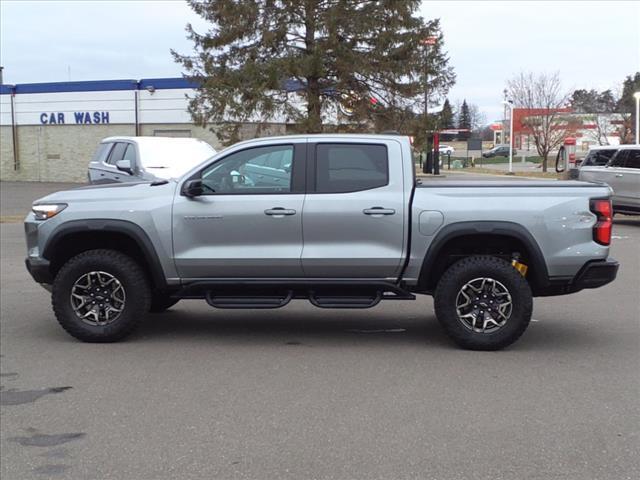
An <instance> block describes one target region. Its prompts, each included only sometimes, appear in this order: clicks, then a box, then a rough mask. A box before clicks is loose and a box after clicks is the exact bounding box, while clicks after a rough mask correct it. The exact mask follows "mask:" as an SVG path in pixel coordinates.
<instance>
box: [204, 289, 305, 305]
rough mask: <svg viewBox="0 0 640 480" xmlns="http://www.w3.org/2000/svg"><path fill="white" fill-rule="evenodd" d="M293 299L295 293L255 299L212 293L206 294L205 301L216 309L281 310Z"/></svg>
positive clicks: (290, 292) (290, 291) (262, 296)
mask: <svg viewBox="0 0 640 480" xmlns="http://www.w3.org/2000/svg"><path fill="white" fill-rule="evenodd" d="M292 298H293V291H292V290H289V292H287V294H286V295H284V296H278V295H273V296H272V295H260V296H255V297H250V296H242V295H216V294H215V293H214V292H212V291H208V292H207V293H206V294H205V300H206V301H207V303H208V304H209V305H211V306H212V307H215V308H280V307H284V306H285V305H286V304H287V303H289V302H290V301H291V299H292Z"/></svg>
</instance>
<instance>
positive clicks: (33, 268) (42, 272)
mask: <svg viewBox="0 0 640 480" xmlns="http://www.w3.org/2000/svg"><path fill="white" fill-rule="evenodd" d="M24 263H25V265H26V267H27V271H28V272H29V273H30V274H31V276H32V277H33V279H34V280H35V281H36V282H38V283H45V284H51V283H53V276H52V275H51V270H50V269H49V267H50V266H51V265H50V263H49V260H45V259H44V258H40V257H27V258H25V260H24Z"/></svg>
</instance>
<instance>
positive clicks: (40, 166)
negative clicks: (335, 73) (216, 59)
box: [0, 78, 287, 182]
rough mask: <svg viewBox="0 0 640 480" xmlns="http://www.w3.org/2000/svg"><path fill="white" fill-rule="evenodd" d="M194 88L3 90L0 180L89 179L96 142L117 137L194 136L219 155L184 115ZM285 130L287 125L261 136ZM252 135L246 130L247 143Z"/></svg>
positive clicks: (116, 83) (148, 84)
mask: <svg viewBox="0 0 640 480" xmlns="http://www.w3.org/2000/svg"><path fill="white" fill-rule="evenodd" d="M193 87H194V85H193V84H191V83H190V82H189V81H188V80H187V79H184V78H152V79H143V80H139V81H138V80H99V81H88V82H59V83H34V84H20V85H0V179H2V180H26V181H59V182H62V181H72V182H73V181H80V182H82V181H86V178H87V165H88V162H89V160H90V159H91V157H92V155H93V153H94V151H95V149H96V147H97V145H98V143H99V142H100V140H101V139H103V138H105V137H109V136H114V135H156V136H182V137H196V138H200V139H202V140H205V141H207V142H208V143H210V144H211V145H212V146H213V147H214V148H216V149H219V148H220V145H219V141H218V139H217V137H216V135H215V133H214V132H212V131H210V130H209V129H208V128H201V127H198V126H195V125H194V124H193V122H192V120H191V117H190V115H189V113H188V112H187V103H188V99H187V96H193V94H194V93H195V92H194V88H193ZM286 132H287V125H286V123H285V121H284V120H283V119H282V120H281V121H280V122H278V121H274V123H272V124H270V125H268V126H267V128H266V129H265V130H264V131H263V132H262V134H263V135H267V134H284V133H286ZM255 134H256V125H255V124H244V125H243V127H242V132H241V136H242V137H243V138H251V137H253V136H255Z"/></svg>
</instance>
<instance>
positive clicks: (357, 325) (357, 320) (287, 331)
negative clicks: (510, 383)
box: [131, 305, 453, 348]
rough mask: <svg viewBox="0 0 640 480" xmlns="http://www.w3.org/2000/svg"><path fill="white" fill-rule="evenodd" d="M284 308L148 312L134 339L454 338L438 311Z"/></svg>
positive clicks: (307, 341)
mask: <svg viewBox="0 0 640 480" xmlns="http://www.w3.org/2000/svg"><path fill="white" fill-rule="evenodd" d="M346 312H347V313H345V310H318V311H313V310H312V311H307V310H305V311H301V309H299V308H296V309H288V308H284V309H280V310H270V311H264V310H263V311H256V310H248V311H227V310H211V311H210V312H206V311H197V312H195V311H185V310H183V311H181V310H180V307H179V305H178V306H176V307H174V309H172V310H170V311H168V312H165V313H162V314H157V315H149V316H148V317H147V318H146V320H145V322H144V323H143V325H142V326H141V327H140V328H139V329H138V330H137V332H136V333H135V334H134V335H133V336H132V338H131V340H132V341H141V342H145V341H149V340H151V339H153V340H159V339H171V340H180V339H189V340H193V339H194V338H198V339H205V340H206V341H215V342H216V343H219V342H222V343H242V344H278V343H280V344H284V345H288V346H312V345H332V344H351V343H371V342H374V343H377V342H381V343H392V344H398V343H400V344H423V345H424V344H428V345H431V346H442V347H445V348H450V347H452V346H453V344H452V343H451V342H450V341H449V339H448V338H447V336H446V335H445V333H444V332H443V331H442V330H441V328H440V326H439V325H438V323H437V321H436V319H435V316H434V315H433V313H425V314H424V315H422V316H420V317H416V316H415V315H404V316H403V318H398V317H397V316H393V315H391V314H388V313H387V312H382V311H375V310H374V311H369V312H368V313H365V312H363V311H358V312H354V311H346Z"/></svg>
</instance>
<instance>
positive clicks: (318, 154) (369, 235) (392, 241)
mask: <svg viewBox="0 0 640 480" xmlns="http://www.w3.org/2000/svg"><path fill="white" fill-rule="evenodd" d="M307 152H308V153H307V157H308V159H309V160H308V163H307V169H308V176H307V196H306V198H305V204H304V211H303V249H302V267H303V269H304V273H305V276H307V277H310V278H314V277H325V278H378V279H379V278H390V277H397V275H398V274H399V271H400V267H401V259H402V255H403V244H404V241H405V238H404V231H405V225H404V222H405V208H407V207H405V200H404V188H405V186H404V185H403V173H402V172H403V163H402V150H401V145H400V143H399V142H397V141H380V140H375V141H374V140H371V141H367V140H362V141H357V140H356V141H354V140H352V139H348V140H347V139H345V141H333V140H332V141H330V142H327V143H324V142H322V143H310V144H309V145H308V147H307Z"/></svg>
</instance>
